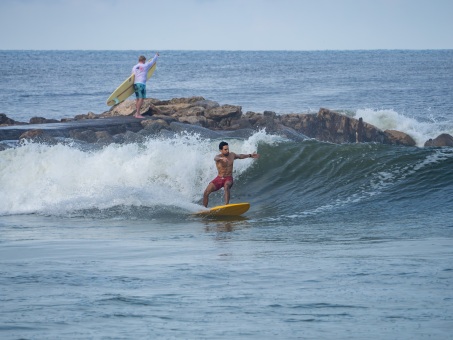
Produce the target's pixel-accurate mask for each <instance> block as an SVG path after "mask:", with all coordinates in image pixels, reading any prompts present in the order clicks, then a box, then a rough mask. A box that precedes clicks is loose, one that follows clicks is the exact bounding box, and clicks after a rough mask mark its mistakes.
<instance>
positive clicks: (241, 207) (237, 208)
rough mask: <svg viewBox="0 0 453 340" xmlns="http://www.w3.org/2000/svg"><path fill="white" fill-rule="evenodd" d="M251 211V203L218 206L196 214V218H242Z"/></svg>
mask: <svg viewBox="0 0 453 340" xmlns="http://www.w3.org/2000/svg"><path fill="white" fill-rule="evenodd" d="M249 209H250V203H234V204H227V205H218V206H216V207H213V208H211V209H209V210H204V211H200V212H198V213H196V214H195V215H196V216H240V215H242V214H244V213H245V212H246V211H247V210H249Z"/></svg>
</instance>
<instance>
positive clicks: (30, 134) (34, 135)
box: [19, 129, 57, 145]
mask: <svg viewBox="0 0 453 340" xmlns="http://www.w3.org/2000/svg"><path fill="white" fill-rule="evenodd" d="M24 141H31V142H34V143H44V144H51V145H54V144H57V141H56V140H55V138H53V137H52V136H50V135H49V134H48V133H46V132H45V131H43V130H39V129H33V130H28V131H25V132H24V133H23V134H21V135H20V137H19V142H21V143H23V142H24Z"/></svg>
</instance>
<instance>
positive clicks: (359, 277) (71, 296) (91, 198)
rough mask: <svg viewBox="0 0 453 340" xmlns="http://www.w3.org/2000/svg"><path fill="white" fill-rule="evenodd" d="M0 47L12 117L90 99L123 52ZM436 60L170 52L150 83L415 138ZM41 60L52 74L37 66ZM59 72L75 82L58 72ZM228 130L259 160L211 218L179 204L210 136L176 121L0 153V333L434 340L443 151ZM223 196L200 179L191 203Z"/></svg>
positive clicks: (435, 93)
mask: <svg viewBox="0 0 453 340" xmlns="http://www.w3.org/2000/svg"><path fill="white" fill-rule="evenodd" d="M0 54H1V55H2V58H6V59H2V60H6V61H5V62H4V63H2V66H0V67H1V69H2V73H1V78H0V79H1V82H0V87H1V88H2V91H1V92H0V96H2V105H3V106H1V110H0V111H1V112H6V113H8V115H9V116H10V117H12V118H14V119H18V120H21V119H22V120H26V119H29V118H30V117H31V116H33V115H41V114H39V112H42V111H45V110H48V111H47V113H51V114H42V116H46V117H48V118H51V117H52V115H54V117H57V118H61V117H62V116H64V115H63V114H62V112H64V113H68V115H69V113H70V115H73V114H76V113H84V112H86V111H102V110H104V106H103V105H104V102H105V98H107V96H108V94H109V93H110V92H111V91H112V90H113V89H112V88H114V87H115V86H116V85H117V84H116V83H118V82H120V81H121V80H122V78H124V75H127V73H128V72H129V68H130V65H129V64H130V63H129V61H130V60H131V59H134V58H135V55H136V54H137V52H90V51H84V52H80V51H79V52H76V51H69V52H39V51H34V52H28V51H21V52H14V51H1V52H0ZM105 55H107V56H109V58H104V59H102V58H100V57H102V56H105ZM131 55H132V57H134V58H132V57H131ZM452 55H453V53H452V52H451V51H411V52H409V51H370V52H300V53H299V52H224V53H222V52H178V51H169V52H162V58H161V61H160V62H159V68H158V70H157V71H156V76H155V78H154V77H153V79H154V81H153V82H152V83H151V89H152V92H153V97H157V98H161V99H167V98H172V97H185V96H189V95H203V96H205V97H206V98H207V99H213V100H216V101H219V102H220V103H229V104H239V105H243V107H244V109H245V108H247V109H250V110H255V111H258V112H259V111H260V110H267V109H269V110H274V111H277V112H280V113H285V112H289V111H292V112H301V111H304V110H306V109H313V110H314V111H316V110H317V109H318V108H319V107H321V106H323V107H329V108H336V109H341V110H344V112H346V113H347V114H349V115H354V116H356V115H360V116H362V117H364V120H365V121H369V122H371V123H373V124H375V125H378V126H382V127H384V128H398V129H400V130H402V131H405V132H408V133H411V135H412V136H414V138H416V139H417V142H418V143H419V144H423V142H424V140H426V139H427V137H429V138H430V137H435V136H437V135H438V134H439V133H442V132H447V133H451V127H452V122H453V119H452V110H451V108H452V105H453V104H452V103H453V101H452V97H451V96H452V94H451V93H452V92H451V91H450V92H448V91H447V89H451V86H452V82H451V81H450V80H451V77H452V73H451V72H450V73H449V72H448V71H449V70H451V68H452V59H451V57H452ZM23 56H29V58H28V59H29V60H34V61H36V62H35V63H34V67H37V69H36V73H38V74H41V75H43V74H47V75H48V78H45V80H43V83H42V84H41V88H42V89H45V92H46V93H47V94H38V92H40V90H39V89H38V87H36V88H35V87H34V86H35V85H33V84H35V81H33V79H35V78H34V76H33V75H32V76H29V80H30V81H22V80H23V79H22V78H21V76H19V77H12V75H8V73H7V72H6V73H5V69H7V68H6V67H5V64H6V65H8V63H12V62H13V60H14V59H16V58H18V59H20V58H19V57H23ZM49 57H53V58H49ZM76 57H77V58H76ZM166 58H167V59H166ZM351 58H352V59H353V60H350V59H351ZM354 58H355V59H354ZM25 59H27V58H25ZM87 60H92V61H90V62H89V63H87ZM100 60H101V61H103V63H102V64H101V65H99V63H98V61H100ZM134 60H135V59H134ZM51 61H52V62H51ZM365 61H368V62H365ZM371 61H373V62H371ZM53 62H57V64H58V65H60V67H59V68H58V69H57V70H55V71H54V72H45V70H46V67H47V69H48V70H50V69H52V65H53ZM68 63H69V65H70V67H69V65H68ZM46 65H47V66H46ZM118 65H121V67H122V68H118ZM297 65H298V66H297ZM433 65H434V66H433ZM296 66H297V67H296ZM422 66H426V67H422ZM26 67H28V66H26ZM26 67H25V68H26ZM109 67H116V68H117V69H116V72H113V71H109ZM298 67H300V72H296V71H295V70H297V69H298ZM8 69H9V68H8ZM123 69H124V72H122V70H123ZM64 70H65V71H64ZM74 70H79V71H78V72H80V74H82V75H83V77H81V78H80V79H73V78H72V76H71V77H70V78H65V79H63V78H64V77H63V78H62V77H61V74H60V73H59V72H63V71H64V72H69V73H68V74H71V72H74ZM118 70H119V71H118ZM201 70H202V71H201ZM263 70H265V71H263ZM358 70H363V72H358ZM222 72H223V73H222ZM123 73H124V74H123ZM24 74H30V73H29V72H25V71H24ZM64 74H67V73H64ZM93 74H95V76H93ZM106 74H112V77H111V78H112V79H114V80H112V81H111V82H109V83H108V84H105V83H106V82H105V80H104V78H105V75H106ZM222 74H223V75H228V76H226V77H222ZM189 75H190V76H189ZM346 75H348V76H346ZM403 75H404V77H403ZM16 76H17V74H16ZM93 77H94V78H93ZM36 79H38V78H36ZM41 79H42V78H41ZM67 79H73V80H72V81H69V82H67ZM84 79H85V80H84ZM95 79H97V80H95ZM234 79H236V81H233V80H234ZM86 80H88V83H89V85H87V86H85V85H84V84H85V83H87V81H86ZM109 80H110V78H109ZM178 80H179V81H178ZM319 80H323V81H319ZM65 81H66V82H67V84H66V85H67V87H66V88H65V89H64V90H63V89H62V88H60V87H59V84H61V83H64V82H65ZM75 82H79V85H78V86H79V87H78V90H77V91H79V92H78V93H76V92H74V89H75V88H76V87H77V86H76V85H75ZM112 83H115V85H112ZM19 84H20V86H23V90H24V91H23V92H31V93H30V94H29V96H26V95H24V94H23V92H20V91H19V93H22V94H20V96H22V97H20V98H21V101H19V102H18V101H17V100H16V101H15V100H14V96H13V93H17V91H12V90H11V89H17V88H18V86H19ZM309 84H310V85H309ZM321 84H324V86H321ZM20 86H19V87H20ZM282 87H284V90H283V89H282ZM5 88H7V90H5ZM8 89H9V90H8ZM372 89H374V90H375V92H373V91H371V90H372ZM5 91H6V92H5ZM8 91H11V92H10V93H8ZM33 91H35V92H33ZM65 91H66V92H65ZM323 91H324V92H323ZM41 92H42V91H41ZM154 94H155V96H154ZM65 98H67V100H65ZM54 99H55V100H54ZM56 99H58V100H56ZM53 104H55V105H53ZM105 109H106V108H105ZM11 113H14V114H11ZM449 129H450V130H449ZM228 142H229V143H230V149H231V150H232V151H234V152H237V153H250V152H252V151H255V150H257V151H258V152H259V153H260V155H261V157H260V159H258V160H255V161H254V160H251V159H246V160H238V161H236V163H235V173H234V177H235V184H234V187H233V191H232V201H233V202H241V201H248V202H250V203H251V209H250V210H249V212H247V213H246V214H245V216H244V217H243V218H238V219H228V220H202V219H199V218H196V217H193V216H191V213H193V212H196V211H198V210H199V209H200V208H201V206H200V204H201V195H202V192H203V190H204V188H205V186H206V185H207V183H208V182H209V180H211V179H212V178H213V177H214V176H215V174H216V173H215V166H214V162H213V161H212V159H213V157H214V155H215V154H216V152H217V145H218V143H219V140H210V139H204V138H201V137H200V136H197V135H193V134H184V133H182V134H179V135H175V136H174V137H173V138H166V139H162V138H154V139H149V140H147V141H146V142H143V143H140V144H122V145H110V146H107V147H103V148H87V146H86V145H80V144H77V143H70V141H66V142H65V143H62V144H59V145H55V146H46V145H39V144H26V145H23V146H14V147H13V148H9V149H7V150H4V151H2V152H0V200H1V203H0V273H1V274H0V291H1V294H0V305H1V309H0V336H1V337H2V338H6V339H17V338H30V339H38V338H59V339H61V338H68V339H69V338H70V339H74V338H84V339H85V338H165V339H167V338H189V339H199V338H209V339H212V338H224V339H231V338H256V339H275V338H284V339H296V338H308V339H319V338H342V339H346V338H348V339H350V338H356V339H363V338H373V339H389V338H395V339H396V338H397V339H425V338H436V339H447V338H449V337H451V332H452V330H453V308H452V307H451V306H452V305H453V304H452V298H453V293H452V292H453V291H452V289H451V287H452V283H453V266H452V263H453V261H452V259H453V250H452V249H453V248H452V246H453V241H452V238H453V212H452V209H451V207H452V206H453V171H452V170H453V149H452V148H419V147H416V148H407V147H394V146H384V145H377V144H358V145H356V144H345V145H333V144H328V143H320V142H317V141H313V140H305V141H299V142H296V141H289V140H285V139H282V138H280V137H278V136H272V135H269V134H267V133H266V132H264V131H261V132H257V133H255V134H254V135H252V136H251V137H249V138H245V139H239V138H229V139H228ZM10 144H11V143H10ZM222 201H223V198H222V193H221V192H217V193H215V194H213V195H212V197H211V202H210V204H211V205H215V204H222Z"/></svg>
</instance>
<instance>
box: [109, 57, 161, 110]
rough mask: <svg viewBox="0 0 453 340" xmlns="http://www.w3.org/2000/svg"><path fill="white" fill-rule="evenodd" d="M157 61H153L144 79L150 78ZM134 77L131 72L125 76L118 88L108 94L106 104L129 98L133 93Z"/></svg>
mask: <svg viewBox="0 0 453 340" xmlns="http://www.w3.org/2000/svg"><path fill="white" fill-rule="evenodd" d="M156 66H157V63H155V64H154V65H153V66H152V67H151V68H150V69H149V70H148V73H147V74H146V80H148V79H149V78H151V76H152V75H153V73H154V71H155V70H156ZM134 79H135V75H134V74H132V75H131V76H129V78H127V79H126V80H125V81H123V83H122V84H121V85H120V86H118V88H117V89H116V90H115V91H113V93H112V94H111V95H110V97H109V98H108V99H107V105H108V106H112V105H115V104H119V103H121V102H122V101H124V100H126V99H127V98H129V96H130V95H131V94H133V93H134V92H135V91H134Z"/></svg>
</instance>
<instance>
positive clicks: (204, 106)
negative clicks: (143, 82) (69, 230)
mask: <svg viewBox="0 0 453 340" xmlns="http://www.w3.org/2000/svg"><path fill="white" fill-rule="evenodd" d="M134 110H135V101H134V100H127V101H124V102H122V103H120V104H118V105H115V106H113V107H112V108H111V109H110V110H109V111H106V112H104V113H101V114H94V113H92V112H89V113H87V114H84V115H77V116H75V117H74V118H71V119H62V120H61V121H57V120H54V119H46V118H43V117H33V118H32V119H30V122H29V123H23V122H16V121H14V120H12V119H10V118H8V117H7V116H6V115H5V114H0V141H1V140H33V141H38V142H43V143H50V144H52V143H56V138H58V137H63V138H72V139H76V140H80V141H84V142H87V143H102V144H109V143H124V142H136V141H140V140H141V139H144V138H146V137H147V136H152V135H168V136H172V135H173V134H174V133H175V132H181V131H189V132H197V133H199V134H200V135H201V136H202V137H207V138H220V137H221V136H238V137H247V136H250V135H251V134H252V133H253V132H254V131H257V130H260V129H266V131H267V132H269V133H274V134H279V135H282V136H285V137H287V138H290V139H297V140H300V139H305V138H314V139H317V140H320V141H325V142H330V143H382V144H391V145H403V146H415V145H416V143H415V141H414V140H413V138H412V137H410V136H409V135H408V134H406V133H404V132H401V131H395V130H385V131H382V130H380V129H378V128H377V127H375V126H373V125H371V124H368V123H366V122H364V121H363V120H362V118H359V119H355V118H352V117H348V116H346V115H343V114H340V113H338V112H334V111H331V110H329V109H325V108H321V109H320V110H319V112H318V113H317V114H310V113H298V114H296V113H291V114H276V113H275V112H272V111H264V112H263V113H256V112H250V111H249V112H246V113H245V114H243V113H242V107H241V106H235V105H229V104H226V105H220V104H219V103H217V102H215V101H212V100H206V99H205V98H203V97H191V98H174V99H171V100H163V101H162V100H158V99H152V98H149V99H145V101H144V104H143V106H142V110H141V114H142V115H144V116H145V117H147V118H145V119H136V118H134V117H132V114H133V113H134ZM452 145H453V137H452V136H450V135H446V134H443V135H441V136H439V137H437V138H436V139H434V140H430V141H427V142H426V144H425V146H452Z"/></svg>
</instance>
